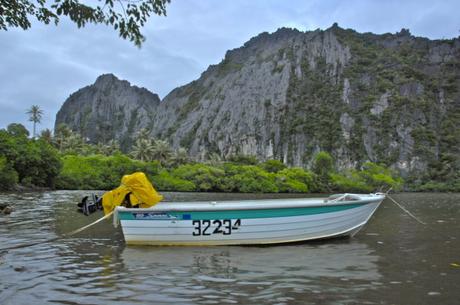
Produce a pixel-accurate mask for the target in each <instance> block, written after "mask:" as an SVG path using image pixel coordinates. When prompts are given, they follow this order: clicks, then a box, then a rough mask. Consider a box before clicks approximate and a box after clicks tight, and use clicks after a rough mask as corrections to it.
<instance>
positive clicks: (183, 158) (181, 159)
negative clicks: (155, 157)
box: [171, 147, 190, 166]
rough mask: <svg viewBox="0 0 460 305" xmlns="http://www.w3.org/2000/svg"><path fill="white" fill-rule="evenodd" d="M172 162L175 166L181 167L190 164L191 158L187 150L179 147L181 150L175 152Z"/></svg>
mask: <svg viewBox="0 0 460 305" xmlns="http://www.w3.org/2000/svg"><path fill="white" fill-rule="evenodd" d="M171 161H172V164H173V165H174V166H179V165H182V164H186V163H188V162H189V161H190V157H189V156H188V152H187V150H186V149H185V148H183V147H179V149H178V150H176V151H175V152H174V154H173V156H172V159H171Z"/></svg>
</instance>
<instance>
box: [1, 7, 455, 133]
mask: <svg viewBox="0 0 460 305" xmlns="http://www.w3.org/2000/svg"><path fill="white" fill-rule="evenodd" d="M167 11H168V16H167V17H158V16H153V17H152V18H151V19H150V20H149V22H148V24H147V25H146V27H145V28H144V29H143V33H144V35H145V36H146V38H147V41H146V42H145V44H144V45H143V46H142V48H141V49H138V48H137V47H135V46H134V45H133V44H132V43H130V42H129V41H124V40H122V39H121V38H119V37H118V35H117V33H116V32H114V31H113V30H111V29H110V28H107V27H105V26H103V25H99V26H94V25H91V26H88V27H86V28H84V29H77V27H76V26H75V25H73V24H71V23H70V22H68V21H66V20H64V19H62V20H61V23H60V24H59V26H57V27H56V26H53V25H50V26H46V25H41V24H38V23H34V24H33V26H32V28H31V29H29V30H27V31H23V30H18V29H10V30H9V31H0V128H5V127H6V126H7V125H8V124H10V123H12V122H19V123H22V124H25V125H26V127H28V128H29V129H30V128H31V123H30V122H28V121H27V115H26V114H25V112H26V110H27V109H28V108H29V107H30V106H31V105H39V106H40V107H41V108H42V109H43V110H44V117H43V119H42V123H41V125H40V126H39V128H40V129H44V128H52V127H53V125H54V119H55V116H56V112H57V111H58V110H59V108H60V106H61V105H62V103H63V102H64V101H65V99H66V98H67V97H68V96H69V95H70V94H71V93H72V92H74V91H76V90H77V89H79V88H81V87H84V86H86V85H89V84H92V83H93V82H94V81H95V79H96V78H97V76H99V75H100V74H103V73H109V72H110V73H114V74H115V75H116V76H118V77H119V78H121V79H126V80H128V81H130V82H131V83H132V84H134V85H137V86H141V87H146V88H147V89H149V90H151V91H153V92H155V93H158V94H159V95H160V97H161V98H163V97H164V96H165V95H166V94H168V93H169V92H170V91H171V90H172V89H174V88H175V87H177V86H179V85H184V84H186V83H188V82H190V81H192V80H194V79H196V78H198V77H199V75H200V73H201V72H203V71H204V70H205V69H206V68H207V67H208V66H209V65H210V64H216V63H218V62H219V61H221V60H222V58H223V57H224V55H225V52H226V50H228V49H233V48H237V47H239V46H241V45H243V44H244V42H246V41H247V40H249V39H250V38H251V37H253V36H256V35H257V34H259V33H261V32H264V31H267V32H273V31H275V30H276V29H278V28H280V27H292V28H297V29H299V30H301V31H306V30H315V29H317V28H320V29H326V28H328V27H330V26H331V25H332V24H333V23H334V22H338V24H339V25H340V26H341V27H343V28H352V29H355V30H357V31H358V32H374V33H386V32H390V33H395V32H398V31H399V30H400V29H401V28H409V29H410V31H411V33H412V34H413V35H416V36H424V37H429V38H431V39H442V38H446V39H448V38H454V37H458V36H459V35H460V18H459V16H458V12H459V11H460V1H458V0H451V1H450V0H445V1H443V0H438V1H433V0H414V1H393V0H387V1H377V0H375V1H372V0H367V1H365V0H361V1H359V0H355V1H353V0H349V1H339V0H336V1H328V0H317V1H316V0H312V1H307V0H304V1H301V0H298V1H296V0H276V1H275V0H225V1H224V0H221V1H218V0H193V1H192V0H172V3H171V4H170V5H169V6H168V7H167Z"/></svg>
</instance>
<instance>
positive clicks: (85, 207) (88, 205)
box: [77, 194, 102, 216]
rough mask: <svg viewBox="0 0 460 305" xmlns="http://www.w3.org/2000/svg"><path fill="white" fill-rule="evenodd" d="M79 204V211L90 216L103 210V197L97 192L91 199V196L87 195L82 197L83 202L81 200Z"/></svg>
mask: <svg viewBox="0 0 460 305" xmlns="http://www.w3.org/2000/svg"><path fill="white" fill-rule="evenodd" d="M77 206H78V211H79V212H81V213H83V214H85V215H86V216H88V215H89V214H92V213H94V212H96V211H97V210H102V198H99V197H98V196H97V195H95V194H91V199H89V196H85V197H83V198H82V199H81V202H79V203H78V204H77Z"/></svg>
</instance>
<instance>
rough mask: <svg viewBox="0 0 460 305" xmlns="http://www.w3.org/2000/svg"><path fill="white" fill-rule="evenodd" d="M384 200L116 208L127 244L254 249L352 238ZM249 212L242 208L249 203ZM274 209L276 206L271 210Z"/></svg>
mask: <svg viewBox="0 0 460 305" xmlns="http://www.w3.org/2000/svg"><path fill="white" fill-rule="evenodd" d="M383 199H384V196H380V197H379V196H377V195H374V197H372V198H371V197H366V198H365V200H362V201H350V202H334V203H324V201H318V200H316V201H315V200H309V199H303V200H278V201H276V200H271V201H270V202H268V203H267V201H265V202H243V204H241V202H240V203H233V204H232V203H231V202H226V203H222V204H218V203H189V204H179V203H177V204H176V205H174V204H172V203H168V204H163V206H161V205H160V204H159V205H158V206H155V207H154V208H150V209H126V208H122V207H119V208H117V214H118V215H117V217H118V218H119V219H120V223H121V226H122V230H123V234H124V237H125V241H126V243H127V244H138V245H194V246H196V245H250V244H252V245H256V244H275V243H288V242H299V241H307V240H314V239H323V238H331V237H338V236H347V235H351V236H353V235H354V234H356V232H358V231H359V230H360V229H361V228H362V227H363V226H364V225H365V224H366V223H367V221H368V220H369V218H370V217H371V216H372V214H373V213H374V212H375V210H376V209H377V208H378V206H379V205H380V203H381V201H382V200H383ZM251 203H252V205H250V208H246V209H245V208H243V207H244V206H245V205H244V204H246V207H248V204H251ZM277 205H278V206H277Z"/></svg>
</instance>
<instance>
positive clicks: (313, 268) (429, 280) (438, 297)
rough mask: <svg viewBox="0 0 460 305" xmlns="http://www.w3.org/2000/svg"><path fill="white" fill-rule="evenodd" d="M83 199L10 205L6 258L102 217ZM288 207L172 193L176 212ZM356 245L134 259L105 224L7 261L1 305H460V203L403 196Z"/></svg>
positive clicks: (24, 197) (34, 199)
mask: <svg viewBox="0 0 460 305" xmlns="http://www.w3.org/2000/svg"><path fill="white" fill-rule="evenodd" d="M84 194H85V192H81V191H72V192H70V191H57V192H45V193H25V194H2V195H0V202H8V203H10V204H11V205H13V207H14V208H15V211H14V212H13V213H12V214H11V215H0V249H1V248H6V247H10V246H13V245H17V244H22V243H28V242H33V241H40V240H46V239H49V238H52V237H56V236H60V235H62V234H63V233H66V232H70V231H71V230H74V229H76V228H79V227H81V226H83V225H85V224H88V223H90V222H91V221H93V220H95V219H97V218H98V217H100V216H101V215H100V214H98V215H91V216H90V217H85V216H83V215H81V214H78V213H77V212H76V211H75V205H74V204H75V202H77V201H78V200H79V199H80V198H81V197H82V196H83V195H84ZM267 196H268V197H283V196H286V195H244V194H183V193H182V194H181V193H166V194H165V198H166V199H167V200H184V201H186V200H196V199H198V200H201V199H204V200H208V199H209V200H219V199H229V198H234V199H238V198H254V197H267ZM394 198H395V199H396V200H398V201H400V202H402V203H403V204H404V206H405V207H406V208H408V209H409V210H410V211H411V212H412V213H413V214H415V215H417V216H418V217H419V218H420V219H421V220H422V221H424V222H426V223H427V225H426V226H423V225H420V224H419V223H417V222H415V221H414V220H413V219H411V218H410V217H408V216H407V215H406V214H404V213H403V212H402V211H401V210H400V209H399V208H397V207H396V206H395V205H393V204H392V203H391V202H390V201H389V200H387V201H385V202H384V203H383V205H382V206H381V207H380V208H379V210H378V211H377V212H376V214H375V215H374V216H373V218H372V219H371V221H370V223H369V224H368V225H367V226H366V227H365V228H364V229H363V230H362V231H360V232H359V233H358V234H357V235H356V236H355V237H354V238H352V239H340V240H329V241H326V242H324V241H323V242H314V243H303V244H295V245H283V246H269V247H202V248H199V247H196V248H195V247H194V248H191V247H131V246H130V247H126V246H125V245H124V243H123V236H122V234H121V231H120V230H119V229H113V227H112V225H111V222H109V221H107V222H105V223H101V224H98V225H96V226H95V227H94V228H91V229H89V230H88V231H85V232H82V233H80V235H78V236H76V237H71V238H65V239H61V240H58V241H54V242H51V243H41V244H38V245H35V246H31V247H27V248H22V249H16V250H10V251H1V250H0V304H2V305H9V304H11V305H20V304H34V303H36V304H104V305H106V304H168V303H174V304H248V303H250V304H459V302H460V301H459V300H460V289H459V283H460V243H459V240H460V221H459V215H460V194H409V193H407V194H398V195H394Z"/></svg>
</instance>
